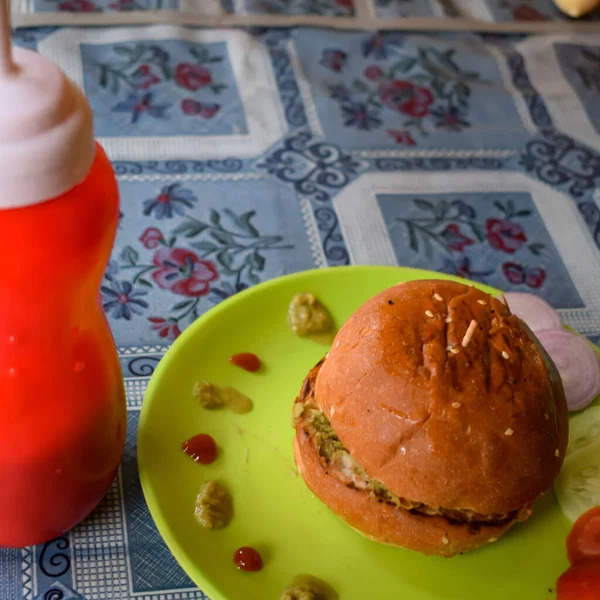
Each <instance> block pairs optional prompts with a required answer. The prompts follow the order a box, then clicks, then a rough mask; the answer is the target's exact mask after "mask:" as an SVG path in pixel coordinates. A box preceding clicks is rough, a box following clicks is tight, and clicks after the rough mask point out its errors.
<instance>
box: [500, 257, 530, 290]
mask: <svg viewBox="0 0 600 600" xmlns="http://www.w3.org/2000/svg"><path fill="white" fill-rule="evenodd" d="M502 272H503V273H504V277H506V279H508V281H510V282H511V283H514V284H515V285H519V284H521V283H523V282H524V281H525V273H524V272H523V267H522V266H521V265H518V264H517V263H514V262H505V263H504V264H503V265H502Z"/></svg>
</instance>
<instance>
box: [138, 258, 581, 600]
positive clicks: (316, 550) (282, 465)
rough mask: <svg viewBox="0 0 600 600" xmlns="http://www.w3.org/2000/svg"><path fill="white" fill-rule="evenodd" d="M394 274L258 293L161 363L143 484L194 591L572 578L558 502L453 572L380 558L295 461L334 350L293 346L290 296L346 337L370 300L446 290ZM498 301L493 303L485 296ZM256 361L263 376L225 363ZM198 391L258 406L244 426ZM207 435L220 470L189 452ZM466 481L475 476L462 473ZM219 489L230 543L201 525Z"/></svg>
mask: <svg viewBox="0 0 600 600" xmlns="http://www.w3.org/2000/svg"><path fill="white" fill-rule="evenodd" d="M443 277H444V276H443V275H440V274H438V273H430V272H426V271H415V270H411V269H405V268H398V267H367V266H365V267H341V268H334V269H320V270H315V271H308V272H304V273H298V274H294V275H290V276H286V277H282V278H280V279H275V280H272V281H269V282H267V283H264V284H261V285H258V286H256V287H253V288H251V289H249V290H247V291H245V292H243V293H240V294H238V295H236V296H234V297H232V298H231V299H229V300H227V301H225V302H223V303H222V304H219V305H218V306H216V307H215V308H213V309H212V310H210V311H209V312H208V313H207V314H206V315H204V316H203V317H201V318H200V319H198V320H197V321H196V322H195V323H194V324H193V325H192V326H190V327H189V328H188V329H187V330H186V331H185V332H184V333H183V335H181V336H180V338H179V339H178V340H177V341H176V342H175V343H174V344H173V346H172V348H171V349H170V350H169V351H168V352H167V354H166V355H165V357H164V358H163V359H162V361H161V362H160V364H159V366H158V368H157V369H156V372H155V373H154V376H153V377H152V380H151V381H150V384H149V386H148V391H147V392H146V398H145V400H144V405H143V408H142V413H141V417H140V425H139V439H138V452H139V470H140V476H141V480H142V486H143V489H144V494H145V497H146V500H147V502H148V506H149V507H150V512H151V514H152V517H153V518H154V521H155V522H156V525H157V527H158V530H159V531H160V533H161V535H162V536H163V538H164V540H165V541H166V543H167V545H168V547H169V549H170V550H171V552H173V554H174V555H175V557H176V559H177V560H178V561H179V563H180V564H181V566H182V567H183V569H184V570H185V571H186V572H187V574H188V575H189V576H190V577H191V579H192V580H193V581H194V582H195V583H196V584H197V585H198V586H199V587H200V588H201V589H203V590H204V591H205V592H206V593H207V594H208V595H209V596H210V597H211V598H212V600H269V599H274V600H277V598H278V597H279V593H280V591H281V590H282V589H283V588H284V587H285V586H286V584H288V582H289V581H290V580H291V579H292V578H293V577H294V576H295V575H297V574H299V573H308V574H311V575H314V576H316V577H320V578H321V579H324V580H325V581H327V582H329V583H330V584H331V585H332V586H333V587H334V588H335V589H336V590H337V592H338V593H339V595H340V599H341V600H354V599H356V600H359V599H360V600H388V599H393V598H399V599H400V598H401V599H402V600H484V599H485V600H546V599H550V598H552V597H553V594H552V593H551V592H550V591H549V588H554V586H555V582H556V579H557V577H558V576H559V575H560V574H561V573H562V571H564V570H565V569H566V568H567V566H568V563H567V558H566V554H565V546H564V542H565V538H566V535H567V533H568V531H569V528H570V524H569V521H567V519H566V518H565V517H564V516H563V515H562V513H561V511H560V509H559V507H558V504H557V503H556V501H555V499H554V496H553V494H552V493H551V492H550V493H548V494H546V495H545V497H543V498H541V499H540V500H539V501H538V502H537V503H536V506H535V512H534V515H533V517H532V518H531V519H530V520H529V521H527V522H526V523H525V524H522V525H517V526H515V527H514V528H513V529H512V530H511V531H510V532H509V533H508V534H507V535H506V536H505V537H503V538H502V539H501V540H500V541H499V542H497V543H496V544H492V545H490V546H488V547H486V548H484V549H482V550H478V551H476V552H473V553H470V554H465V555H464V556H457V557H455V558H452V559H443V558H437V557H430V558H427V557H425V556H421V555H420V554H418V553H416V552H410V551H407V550H402V549H398V548H390V547H386V546H381V545H379V544H376V543H374V542H370V541H368V540H366V539H364V538H363V537H362V536H360V535H359V534H357V533H355V532H354V531H353V530H351V529H350V528H349V527H348V526H346V525H345V524H344V523H343V522H342V521H341V520H340V519H338V518H337V517H336V516H335V515H334V514H332V513H331V512H330V511H329V510H328V509H327V508H326V507H325V506H324V505H323V504H321V502H320V501H319V500H318V499H316V498H315V497H314V496H313V495H312V494H311V493H310V492H309V490H308V489H307V488H306V486H305V484H304V482H303V481H302V479H301V478H300V477H299V476H298V475H297V473H296V469H295V466H294V460H293V457H292V439H293V430H292V428H291V424H290V421H291V408H292V402H293V400H294V398H295V396H296V394H297V392H298V391H299V389H300V385H301V384H302V380H303V378H304V376H305V375H306V373H307V372H308V370H309V369H310V368H311V367H312V366H313V365H314V364H315V363H316V362H317V361H318V360H319V359H320V358H321V357H322V356H323V355H324V354H325V352H326V351H327V348H326V347H324V346H320V345H318V344H316V343H315V342H313V341H310V340H306V339H300V338H298V337H295V336H294V335H293V334H292V333H291V331H290V330H289V329H288V327H287V324H286V310H287V306H288V304H289V301H290V299H291V298H292V296H293V295H294V294H295V293H297V292H300V291H310V292H314V293H315V294H316V295H317V297H318V298H319V299H320V300H321V301H322V302H323V303H324V304H325V305H326V306H327V307H328V308H329V310H330V311H331V313H332V314H333V316H334V318H335V320H336V323H337V325H338V326H339V325H341V324H342V323H343V322H344V321H345V320H346V319H347V318H348V317H349V316H350V314H351V313H352V312H353V311H354V310H355V309H356V308H358V307H359V306H360V305H361V304H362V303H363V302H365V301H366V300H367V299H368V298H370V297H371V296H373V295H374V294H376V293H377V292H379V291H381V290H383V289H385V288H386V287H389V286H391V285H393V284H395V283H397V282H399V281H409V280H412V279H423V278H443ZM481 287H482V288H483V289H487V291H489V292H493V293H495V292H496V291H495V290H492V289H490V288H485V287H483V286H481ZM238 352H253V353H255V354H257V355H258V356H259V357H260V358H261V360H262V361H263V362H264V365H265V367H264V368H263V369H262V371H260V372H259V373H257V374H253V373H248V372H246V371H244V370H243V369H240V368H236V367H234V366H231V365H230V364H229V362H228V358H229V356H231V355H232V354H236V353H238ZM198 379H206V380H209V381H211V382H213V383H215V384H217V385H231V386H233V387H235V388H237V389H239V390H240V391H242V392H244V393H246V394H247V395H248V396H250V397H251V398H252V399H253V401H254V410H253V411H252V412H251V413H249V414H246V415H237V414H234V413H232V412H230V411H212V412H211V411H207V410H203V409H202V408H200V406H198V404H197V403H196V402H195V401H194V399H193V397H192V387H193V385H194V383H195V382H196V381H197V380H198ZM197 433H208V434H210V435H212V436H213V437H214V438H215V440H216V441H217V445H218V447H219V457H218V459H217V460H216V461H215V462H214V463H213V464H212V465H209V466H202V465H199V464H196V463H194V462H193V461H192V460H191V459H189V458H188V457H187V456H185V455H184V454H183V453H182V452H181V450H180V447H181V443H182V442H183V441H184V440H186V439H187V438H189V437H191V436H193V435H195V434H197ZM465 468H468V466H467V465H465ZM207 479H217V480H220V481H222V482H224V483H226V485H227V486H228V487H229V489H230V491H231V492H232V495H233V498H234V507H235V515H234V518H233V520H232V522H231V523H230V524H229V526H228V527H226V528H224V529H222V530H205V529H203V528H202V527H200V526H199V525H198V523H197V522H196V520H195V518H194V505H195V498H196V494H197V492H198V489H199V487H200V485H201V484H202V482H204V481H205V480H207ZM241 546H253V547H255V548H257V549H258V550H259V551H260V553H261V554H262V556H263V559H264V568H263V570H262V571H260V572H258V573H244V572H241V571H238V570H237V569H236V568H235V566H234V564H233V562H232V554H233V553H234V551H235V550H236V549H237V548H239V547H241Z"/></svg>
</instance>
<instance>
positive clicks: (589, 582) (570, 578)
mask: <svg viewBox="0 0 600 600" xmlns="http://www.w3.org/2000/svg"><path fill="white" fill-rule="evenodd" d="M556 600H600V560H584V561H582V562H578V563H577V564H575V565H573V566H572V567H570V568H569V570H568V571H565V572H564V573H563V574H562V575H561V576H560V577H559V578H558V582H557V584H556Z"/></svg>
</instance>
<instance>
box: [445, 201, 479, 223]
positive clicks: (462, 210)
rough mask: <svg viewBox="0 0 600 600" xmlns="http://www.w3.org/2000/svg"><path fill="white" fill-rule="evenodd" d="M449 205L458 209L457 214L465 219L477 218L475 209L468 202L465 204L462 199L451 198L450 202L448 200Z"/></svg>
mask: <svg viewBox="0 0 600 600" xmlns="http://www.w3.org/2000/svg"><path fill="white" fill-rule="evenodd" d="M450 206H454V208H456V210H458V214H459V215H460V216H462V217H467V219H475V218H477V213H476V212H475V209H474V208H473V207H472V206H471V205H470V204H467V203H466V202H465V201H464V200H452V202H450Z"/></svg>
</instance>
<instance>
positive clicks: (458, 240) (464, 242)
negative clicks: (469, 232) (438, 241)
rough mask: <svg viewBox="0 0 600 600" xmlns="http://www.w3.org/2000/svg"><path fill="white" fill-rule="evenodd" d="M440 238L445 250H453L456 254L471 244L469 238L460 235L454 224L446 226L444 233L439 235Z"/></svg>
mask: <svg viewBox="0 0 600 600" xmlns="http://www.w3.org/2000/svg"><path fill="white" fill-rule="evenodd" d="M440 237H441V238H442V239H443V240H444V242H445V243H446V248H448V250H454V251H456V252H462V251H463V250H464V249H465V248H466V247H467V246H470V245H471V244H472V243H473V240H472V239H471V238H468V237H467V236H466V235H463V234H462V232H461V230H460V228H459V226H458V225H457V224H456V223H450V224H449V225H446V228H445V229H444V231H442V233H440Z"/></svg>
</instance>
